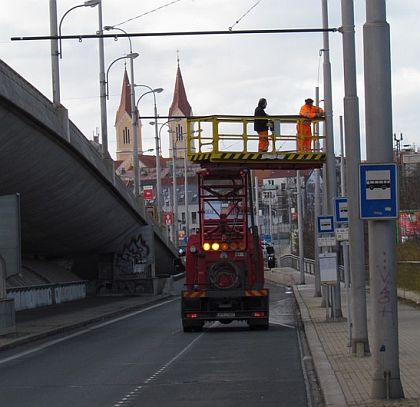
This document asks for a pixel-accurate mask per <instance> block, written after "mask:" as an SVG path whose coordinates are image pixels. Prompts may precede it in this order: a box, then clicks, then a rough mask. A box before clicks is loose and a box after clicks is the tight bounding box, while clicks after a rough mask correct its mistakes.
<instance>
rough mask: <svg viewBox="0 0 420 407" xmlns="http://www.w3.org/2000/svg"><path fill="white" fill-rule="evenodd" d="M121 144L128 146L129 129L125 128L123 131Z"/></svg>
mask: <svg viewBox="0 0 420 407" xmlns="http://www.w3.org/2000/svg"><path fill="white" fill-rule="evenodd" d="M123 144H130V129H128V128H127V127H124V129H123Z"/></svg>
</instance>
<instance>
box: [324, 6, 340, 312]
mask: <svg viewBox="0 0 420 407" xmlns="http://www.w3.org/2000/svg"><path fill="white" fill-rule="evenodd" d="M322 27H323V28H325V29H326V28H328V1H327V0H322ZM323 56H324V62H323V72H324V105H325V130H326V131H325V133H326V139H327V151H326V153H327V185H328V186H327V195H324V200H325V199H326V200H327V208H328V213H329V214H332V213H333V203H334V198H335V197H336V196H337V192H336V189H337V186H336V175H335V155H334V133H333V113H332V85H331V63H330V41H329V35H328V31H325V32H324V33H323ZM333 315H334V316H335V318H341V317H342V316H343V313H342V311H341V287H340V278H339V272H338V267H337V284H336V286H335V290H334V313H333Z"/></svg>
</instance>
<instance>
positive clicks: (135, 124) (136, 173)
mask: <svg viewBox="0 0 420 407" xmlns="http://www.w3.org/2000/svg"><path fill="white" fill-rule="evenodd" d="M104 30H106V31H110V30H118V31H121V32H123V33H124V34H127V31H125V30H123V29H122V28H118V27H113V26H109V25H107V26H105V27H104ZM127 38H128V41H129V43H130V54H131V55H133V46H132V43H131V38H130V37H127ZM137 56H138V54H137ZM130 98H131V127H132V130H133V172H134V196H135V197H136V198H137V197H138V196H139V195H140V168H139V157H138V150H139V146H138V137H137V135H138V120H139V118H138V116H139V115H138V113H137V108H136V92H135V82H134V58H130Z"/></svg>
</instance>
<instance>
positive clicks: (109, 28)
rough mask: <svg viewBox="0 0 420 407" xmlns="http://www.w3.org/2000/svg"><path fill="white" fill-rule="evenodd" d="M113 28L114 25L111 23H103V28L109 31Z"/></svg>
mask: <svg viewBox="0 0 420 407" xmlns="http://www.w3.org/2000/svg"><path fill="white" fill-rule="evenodd" d="M113 29H114V26H113V25H105V26H104V30H105V31H111V30H113Z"/></svg>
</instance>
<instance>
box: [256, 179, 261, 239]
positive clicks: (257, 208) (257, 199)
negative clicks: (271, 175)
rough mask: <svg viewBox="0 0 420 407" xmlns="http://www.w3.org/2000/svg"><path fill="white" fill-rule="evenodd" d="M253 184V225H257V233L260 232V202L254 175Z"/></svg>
mask: <svg viewBox="0 0 420 407" xmlns="http://www.w3.org/2000/svg"><path fill="white" fill-rule="evenodd" d="M254 184H255V212H256V213H255V226H256V227H257V230H258V234H259V235H260V234H261V230H260V202H259V193H258V177H254Z"/></svg>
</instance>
